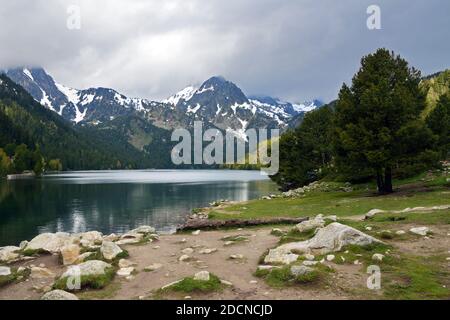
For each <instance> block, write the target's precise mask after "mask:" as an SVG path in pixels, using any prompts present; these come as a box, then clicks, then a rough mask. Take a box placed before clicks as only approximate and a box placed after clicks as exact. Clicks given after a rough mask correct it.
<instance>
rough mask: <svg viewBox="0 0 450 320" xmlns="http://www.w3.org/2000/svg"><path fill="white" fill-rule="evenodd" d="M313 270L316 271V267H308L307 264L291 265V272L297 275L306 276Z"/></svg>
mask: <svg viewBox="0 0 450 320" xmlns="http://www.w3.org/2000/svg"><path fill="white" fill-rule="evenodd" d="M313 271H314V269H312V268H309V267H306V266H292V267H291V274H292V275H293V276H295V277H298V276H304V275H306V274H308V273H311V272H313Z"/></svg>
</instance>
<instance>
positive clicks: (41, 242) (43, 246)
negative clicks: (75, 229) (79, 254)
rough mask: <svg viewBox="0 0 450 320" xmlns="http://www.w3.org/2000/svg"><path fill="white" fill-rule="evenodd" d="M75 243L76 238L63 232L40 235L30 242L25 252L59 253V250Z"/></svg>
mask: <svg viewBox="0 0 450 320" xmlns="http://www.w3.org/2000/svg"><path fill="white" fill-rule="evenodd" d="M76 242H77V238H76V237H73V236H71V235H70V234H68V233H65V232H57V233H42V234H40V235H38V236H36V237H35V238H33V240H31V241H30V242H29V243H28V244H27V246H26V247H25V250H44V251H48V252H51V253H59V252H60V251H61V248H62V247H64V246H66V245H69V244H73V243H76Z"/></svg>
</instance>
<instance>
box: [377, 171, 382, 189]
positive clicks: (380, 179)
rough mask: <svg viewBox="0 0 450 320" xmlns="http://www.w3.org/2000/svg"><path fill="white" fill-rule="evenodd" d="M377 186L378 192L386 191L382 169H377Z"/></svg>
mask: <svg viewBox="0 0 450 320" xmlns="http://www.w3.org/2000/svg"><path fill="white" fill-rule="evenodd" d="M377 188H378V193H384V181H383V175H382V173H381V170H377Z"/></svg>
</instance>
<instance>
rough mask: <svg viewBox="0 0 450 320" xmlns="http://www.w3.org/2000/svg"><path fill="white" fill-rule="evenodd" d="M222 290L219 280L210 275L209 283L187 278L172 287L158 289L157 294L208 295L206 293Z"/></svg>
mask: <svg viewBox="0 0 450 320" xmlns="http://www.w3.org/2000/svg"><path fill="white" fill-rule="evenodd" d="M222 289H223V285H222V283H221V282H220V279H219V278H218V277H217V276H215V275H213V274H210V279H209V281H200V280H194V278H193V277H187V278H184V279H183V280H181V281H180V282H178V283H175V284H174V285H172V286H170V287H168V288H165V289H163V290H162V289H160V290H159V293H161V294H163V293H168V292H181V293H208V292H216V291H221V290H222Z"/></svg>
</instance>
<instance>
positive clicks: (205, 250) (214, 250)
mask: <svg viewBox="0 0 450 320" xmlns="http://www.w3.org/2000/svg"><path fill="white" fill-rule="evenodd" d="M216 251H217V248H212V249H203V250H200V253H201V254H211V253H214V252H216Z"/></svg>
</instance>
